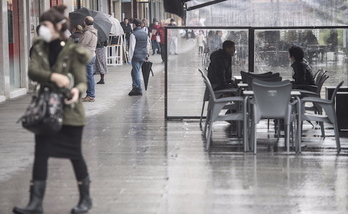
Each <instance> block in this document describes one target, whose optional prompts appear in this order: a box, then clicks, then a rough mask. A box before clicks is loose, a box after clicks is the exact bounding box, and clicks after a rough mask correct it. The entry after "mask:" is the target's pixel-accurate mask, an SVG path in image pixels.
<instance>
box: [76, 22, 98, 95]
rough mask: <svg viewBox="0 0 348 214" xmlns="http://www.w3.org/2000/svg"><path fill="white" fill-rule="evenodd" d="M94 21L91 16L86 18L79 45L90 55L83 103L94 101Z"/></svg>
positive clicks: (95, 42)
mask: <svg viewBox="0 0 348 214" xmlns="http://www.w3.org/2000/svg"><path fill="white" fill-rule="evenodd" d="M93 23H94V19H93V17H91V16H87V17H86V18H85V20H84V26H85V28H84V29H83V34H82V36H81V37H80V40H79V43H78V44H80V45H81V46H83V47H85V48H86V49H88V50H89V51H90V53H91V54H92V57H93V58H92V60H91V61H90V62H89V63H88V65H87V91H86V97H84V98H83V99H82V100H83V102H94V101H95V81H94V69H93V67H94V63H95V58H96V57H95V50H96V47H97V41H98V35H97V32H98V31H97V29H95V28H94V27H93Z"/></svg>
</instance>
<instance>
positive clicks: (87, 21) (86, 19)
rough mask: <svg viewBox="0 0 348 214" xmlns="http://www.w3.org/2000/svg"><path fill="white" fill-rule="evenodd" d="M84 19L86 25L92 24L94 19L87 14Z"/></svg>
mask: <svg viewBox="0 0 348 214" xmlns="http://www.w3.org/2000/svg"><path fill="white" fill-rule="evenodd" d="M84 21H85V23H86V25H93V23H94V20H93V19H91V18H90V16H87V17H86V18H85V20H84Z"/></svg>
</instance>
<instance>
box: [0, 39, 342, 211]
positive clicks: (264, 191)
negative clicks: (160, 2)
mask: <svg viewBox="0 0 348 214" xmlns="http://www.w3.org/2000/svg"><path fill="white" fill-rule="evenodd" d="M188 47H189V46H187V48H188ZM188 49H189V48H188ZM185 57H187V55H186V54H185V53H183V52H179V55H177V56H176V55H172V56H170V60H171V62H170V64H172V65H177V70H176V71H175V72H177V73H178V74H182V75H183V76H184V77H183V78H181V79H180V80H181V82H178V83H176V84H178V85H175V84H174V83H173V84H172V85H171V86H170V87H173V88H172V89H174V91H175V93H178V94H179V95H180V99H176V100H172V101H175V102H174V103H172V104H171V106H170V110H173V107H180V106H179V105H181V107H188V109H189V110H191V109H193V110H194V111H196V110H197V112H200V107H201V105H202V94H201V93H200V92H202V91H201V89H203V90H204V88H203V82H202V80H201V79H200V76H199V75H198V71H197V67H195V66H194V65H187V68H186V66H184V65H181V64H180V63H179V61H175V60H176V59H178V60H180V59H182V58H185ZM194 59H196V58H194ZM197 60H198V61H199V58H198V57H197ZM152 61H153V62H154V63H155V64H154V72H155V76H154V77H151V78H150V83H149V89H148V91H146V92H144V95H143V96H142V97H129V96H128V95H127V94H128V92H129V90H130V89H131V83H130V81H131V78H130V66H128V65H124V66H120V67H114V68H113V67H110V68H109V69H110V70H109V73H108V74H107V76H106V78H105V81H106V84H104V85H97V86H96V91H97V98H96V101H95V102H93V103H86V104H85V108H86V114H87V118H88V123H87V125H86V128H85V130H84V136H83V139H84V140H83V153H84V155H85V159H86V161H87V164H88V167H89V172H90V175H91V179H92V183H91V195H92V198H93V203H94V207H93V208H92V209H91V211H90V212H89V213H91V214H93V213H95V214H106V213H110V214H128V213H129V214H133V213H134V214H138V213H159V214H162V213H163V214H167V213H168V214H177V213H180V214H181V213H197V214H211V213H224V214H225V213H232V212H233V213H248V214H249V213H251V214H252V213H255V214H256V213H257V214H259V213H270V214H281V213H316V214H317V213H335V214H336V213H342V214H343V213H347V212H348V195H347V189H348V156H347V151H348V140H347V138H343V137H342V138H341V144H342V147H343V149H342V152H341V154H340V155H338V156H337V155H336V149H335V142H334V136H333V130H332V129H330V126H329V125H326V126H325V127H326V130H325V131H326V134H327V137H326V138H325V139H323V138H321V137H320V130H317V129H313V128H312V126H311V125H310V124H306V123H305V125H304V129H305V133H304V138H303V146H304V147H303V152H302V153H301V154H295V153H294V152H291V153H290V154H289V155H288V154H286V152H285V149H284V141H283V139H282V138H281V139H280V141H279V143H278V145H275V144H274V143H273V142H274V133H272V132H273V130H272V127H271V128H270V131H271V133H270V134H267V133H266V131H267V128H266V124H265V123H263V122H262V123H261V124H260V125H259V126H258V139H259V140H260V144H259V145H258V154H257V155H253V154H252V153H251V152H248V153H244V152H243V149H242V142H241V141H240V139H238V138H236V137H235V135H234V128H233V127H231V126H230V125H229V124H228V123H225V122H221V123H219V122H218V123H216V124H215V125H214V132H213V144H212V151H211V152H209V153H208V152H206V151H205V150H204V139H203V138H202V132H201V130H200V127H199V122H198V120H174V121H165V120H164V73H163V67H164V66H163V65H162V64H161V63H160V62H161V60H160V57H159V56H155V57H153V58H152ZM172 67H173V68H174V67H175V66H172ZM180 69H183V70H180ZM173 72H174V71H173ZM186 75H187V76H186ZM192 77H193V78H192ZM185 78H186V79H185ZM177 86H180V88H178V87H177ZM173 95H175V94H170V99H173ZM196 100H197V102H196ZM29 101H30V96H25V97H21V98H18V99H15V100H11V101H6V102H5V103H1V104H0V109H1V111H0V126H1V127H0V128H1V129H0V132H1V139H0V158H1V162H0V213H1V214H9V213H11V209H12V207H13V206H16V205H18V206H25V205H26V203H27V202H28V197H29V194H28V188H29V181H30V178H31V169H32V161H33V149H34V146H33V136H32V135H31V134H29V133H28V132H27V131H25V130H23V129H21V127H20V126H19V125H18V124H15V121H16V120H17V119H18V118H19V116H20V115H21V114H22V113H23V110H24V108H25V107H26V105H27V104H28V103H29ZM185 112H186V109H185V108H184V109H183V110H180V111H179V113H185ZM78 197H79V196H78V191H77V187H76V182H75V178H74V175H73V170H72V167H71V164H70V162H69V161H68V160H62V159H54V158H52V159H50V161H49V180H48V183H47V191H46V194H45V200H44V209H45V213H49V214H62V213H69V212H70V209H71V208H72V207H73V206H75V205H76V203H77V201H78Z"/></svg>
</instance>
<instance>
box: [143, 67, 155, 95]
mask: <svg viewBox="0 0 348 214" xmlns="http://www.w3.org/2000/svg"><path fill="white" fill-rule="evenodd" d="M141 72H142V73H143V79H144V85H145V91H146V90H147V85H148V84H149V77H150V72H151V73H152V76H154V75H153V71H152V62H150V61H145V62H144V63H143V65H142V66H141Z"/></svg>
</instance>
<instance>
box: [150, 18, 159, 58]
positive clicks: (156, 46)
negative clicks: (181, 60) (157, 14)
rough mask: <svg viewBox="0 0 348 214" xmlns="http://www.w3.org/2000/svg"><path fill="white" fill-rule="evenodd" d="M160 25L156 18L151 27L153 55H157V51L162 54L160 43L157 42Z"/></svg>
mask: <svg viewBox="0 0 348 214" xmlns="http://www.w3.org/2000/svg"><path fill="white" fill-rule="evenodd" d="M159 27H160V26H159V24H158V21H157V19H156V18H154V19H153V21H152V24H151V26H150V38H151V44H152V55H155V53H156V50H157V53H158V54H160V53H161V48H160V45H159V43H158V42H157V40H156V35H157V30H158V28H159Z"/></svg>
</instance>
